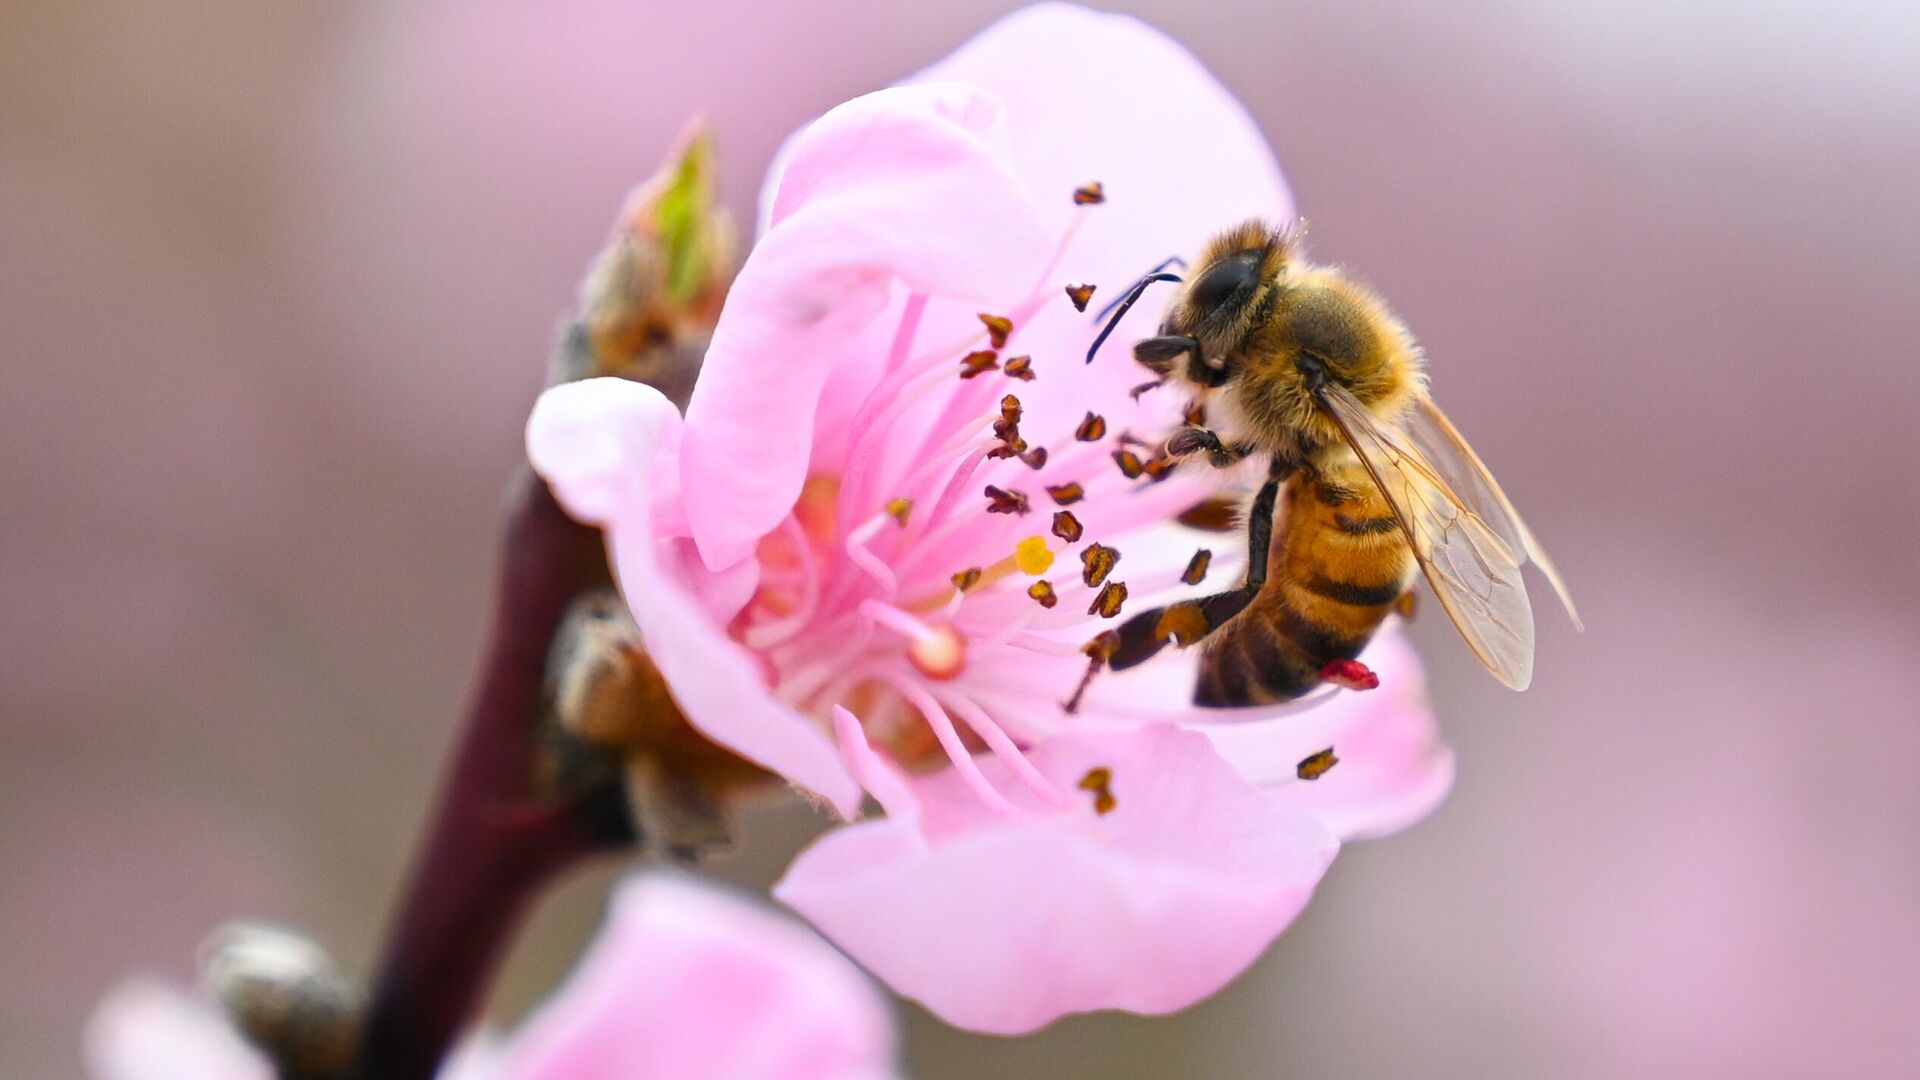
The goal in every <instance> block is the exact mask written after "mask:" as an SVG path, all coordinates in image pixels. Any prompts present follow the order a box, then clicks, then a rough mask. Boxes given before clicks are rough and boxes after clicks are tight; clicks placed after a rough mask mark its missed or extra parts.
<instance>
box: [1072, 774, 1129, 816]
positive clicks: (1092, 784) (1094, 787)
mask: <svg viewBox="0 0 1920 1080" xmlns="http://www.w3.org/2000/svg"><path fill="white" fill-rule="evenodd" d="M1079 787H1080V790H1081V791H1091V792H1093V812H1094V813H1096V814H1099V815H1101V816H1103V817H1104V816H1106V815H1107V814H1111V813H1113V808H1114V807H1116V806H1119V805H1120V800H1118V799H1116V798H1114V797H1113V770H1112V769H1109V768H1107V767H1106V766H1105V765H1096V766H1094V767H1093V768H1091V769H1088V770H1087V775H1085V776H1083V777H1081V778H1080V785H1079Z"/></svg>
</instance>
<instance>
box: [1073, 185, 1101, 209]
mask: <svg viewBox="0 0 1920 1080" xmlns="http://www.w3.org/2000/svg"><path fill="white" fill-rule="evenodd" d="M1106 201H1107V189H1106V188H1105V187H1104V186H1102V185H1101V183H1100V181H1098V180H1094V181H1092V182H1090V183H1085V184H1081V185H1080V186H1079V187H1077V188H1074V189H1073V205H1075V206H1098V205H1099V204H1101V203H1103V202H1106Z"/></svg>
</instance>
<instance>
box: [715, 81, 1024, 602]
mask: <svg viewBox="0 0 1920 1080" xmlns="http://www.w3.org/2000/svg"><path fill="white" fill-rule="evenodd" d="M1002 139H1003V131H1002V123H1001V109H1000V105H999V102H998V101H996V100H995V99H994V98H993V97H992V96H991V95H988V94H985V93H982V92H980V91H978V90H976V89H973V88H970V87H964V86H954V85H937V86H917V87H903V88H896V89H891V90H882V91H880V92H878V93H874V94H868V95H867V96H865V97H861V98H856V99H855V100H853V101H850V102H848V103H847V104H845V105H842V106H840V107H839V108H836V109H834V110H833V111H831V112H829V113H827V114H826V115H825V116H823V117H821V118H820V119H819V120H818V121H816V122H815V123H814V124H813V126H811V127H809V128H808V129H807V130H806V131H805V132H804V133H803V134H802V135H801V136H800V137H799V138H798V140H797V141H796V142H795V144H794V147H793V150H792V153H791V155H790V156H789V157H788V159H787V161H786V168H785V171H784V173H783V174H782V177H781V180H780V184H779V188H778V192H777V194H776V195H775V198H774V208H773V212H772V225H771V227H770V228H769V229H768V230H767V233H766V235H765V236H763V237H762V238H761V239H760V242H759V243H758V244H756V245H755V246H754V249H753V251H752V253H751V254H750V255H749V256H748V258H747V261H746V264H745V265H744V266H743V267H742V268H741V270H740V276H739V277H738V278H737V279H736V280H735V282H734V284H733V288H732V290H731V292H730V293H729V294H728V298H727V305H726V308H725V309H724V310H723V311H722V313H721V316H720V322H719V325H718V326H717V327H716V328H715V330H714V336H713V344H712V347H711V348H710V349H709V350H708V353H707V358H706V364H705V367H704V368H703V370H702V372H701V376H700V381H699V384H698V386H696V387H695V389H694V394H693V398H692V400H691V402H690V403H689V404H688V408H687V429H686V438H685V447H684V454H683V462H682V475H683V478H684V482H685V489H686V505H687V519H688V523H689V525H690V526H691V528H692V531H693V536H694V539H695V541H696V542H697V543H698V545H699V548H700V555H701V558H702V559H704V560H705V561H706V564H707V565H708V566H709V567H712V568H715V569H718V568H721V567H725V566H728V565H730V564H732V563H734V562H736V561H738V560H739V559H741V558H743V557H745V556H746V555H747V554H748V553H749V552H750V551H751V550H752V549H753V545H754V543H755V541H756V540H758V538H759V537H761V536H763V535H765V534H766V533H767V532H768V531H769V530H770V529H772V528H773V527H774V526H775V525H776V524H777V523H778V522H779V521H780V519H781V518H782V517H784V516H785V515H786V513H787V512H788V510H789V509H790V508H791V507H792V505H793V501H794V499H795V497H796V496H797V495H798V494H799V492H800V487H801V484H802V483H803V482H804V480H805V478H806V475H807V469H808V458H809V451H810V448H811V446H812V443H813V425H814V419H815V410H816V408H817V406H818V402H819V397H820V392H821V388H822V387H823V386H824V385H825V384H826V382H827V380H828V378H829V376H831V375H832V373H833V371H834V369H835V368H836V367H837V366H838V365H839V364H840V363H841V362H842V361H843V360H845V359H846V349H845V346H846V343H847V341H848V339H849V338H850V337H852V336H854V335H855V334H857V333H859V332H860V331H862V330H863V329H864V328H866V327H867V326H868V325H869V324H871V323H872V322H873V320H874V319H875V318H876V317H878V316H879V315H880V313H881V312H882V311H883V310H884V309H885V308H886V306H887V304H888V302H889V296H890V294H891V291H892V290H893V288H894V286H895V284H896V283H902V284H904V285H905V286H906V287H908V288H911V289H917V290H925V291H928V292H932V293H939V294H943V295H947V296H952V297H956V298H961V299H965V300H969V301H975V302H978V303H981V304H983V305H989V306H991V305H995V304H998V303H1003V302H1006V301H1009V300H1011V299H1014V298H1017V297H1019V296H1020V295H1022V294H1024V293H1025V292H1026V291H1027V290H1028V289H1030V288H1031V287H1032V285H1033V282H1032V281H1031V280H1026V279H1025V278H1026V276H1027V275H1029V274H1034V273H1038V271H1039V268H1040V267H1042V266H1043V265H1044V264H1045V261H1046V259H1047V256H1048V253H1049V252H1050V251H1051V250H1052V247H1053V237H1052V235H1051V234H1050V232H1049V231H1048V230H1047V229H1046V228H1045V227H1044V226H1043V224H1042V221H1041V217H1040V214H1039V212H1038V209H1037V207H1036V206H1035V204H1034V201H1033V198H1032V196H1031V194H1030V192H1029V191H1028V189H1027V187H1026V185H1025V184H1024V183H1023V182H1022V181H1021V180H1020V178H1019V177H1018V176H1017V175H1016V174H1015V173H1013V171H1012V170H1011V169H1010V168H1009V166H1008V164H1007V158H1006V154H1005V150H1004V147H1003V146H1002V145H1001V141H1002ZM956 359H957V357H956Z"/></svg>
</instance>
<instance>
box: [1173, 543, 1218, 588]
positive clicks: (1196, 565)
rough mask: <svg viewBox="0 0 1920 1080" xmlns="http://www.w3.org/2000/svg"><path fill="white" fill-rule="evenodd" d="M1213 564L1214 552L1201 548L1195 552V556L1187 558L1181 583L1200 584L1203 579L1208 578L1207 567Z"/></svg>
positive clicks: (1181, 575)
mask: <svg viewBox="0 0 1920 1080" xmlns="http://www.w3.org/2000/svg"><path fill="white" fill-rule="evenodd" d="M1212 564H1213V552H1211V551H1208V550H1207V549H1206V548H1201V549H1200V550H1199V551H1196V552H1194V553H1193V558H1191V559H1188V560H1187V568H1186V570H1185V571H1183V572H1182V573H1181V574H1180V584H1182V585H1198V584H1200V583H1201V582H1202V581H1204V580H1206V577H1207V567H1208V566H1211V565H1212Z"/></svg>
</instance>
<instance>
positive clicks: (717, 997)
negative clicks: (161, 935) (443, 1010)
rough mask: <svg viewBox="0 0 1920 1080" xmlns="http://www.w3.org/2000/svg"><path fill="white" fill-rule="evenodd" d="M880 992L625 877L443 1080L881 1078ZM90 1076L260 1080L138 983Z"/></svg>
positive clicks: (761, 917) (748, 918)
mask: <svg viewBox="0 0 1920 1080" xmlns="http://www.w3.org/2000/svg"><path fill="white" fill-rule="evenodd" d="M895 1044H896V1037H895V1032H894V1027H893V1021H892V1018H891V1016H890V1014H889V1012H888V1009H887V1005H886V1003H885V1001H884V999H883V998H882V997H881V995H880V994H879V993H878V992H876V991H875V989H874V987H873V986H872V984H871V983H869V982H868V981H867V980H866V978H865V977H864V976H862V975H861V974H860V972H859V970H858V969H857V968H855V967H854V966H853V965H852V964H850V963H848V962H847V960H846V958H845V957H843V956H841V955H840V954H839V953H837V952H835V951H834V950H833V949H832V948H831V947H830V946H828V945H827V944H825V943H824V942H822V941H821V940H820V939H819V938H817V937H814V936H813V935H812V934H810V933H808V932H807V931H805V930H804V929H802V928H800V927H798V926H796V925H794V924H792V923H790V922H788V921H787V920H785V919H781V918H777V917H775V916H773V915H771V914H769V913H768V912H766V911H765V910H763V909H761V908H759V907H757V906H755V905H753V904H751V903H748V902H746V901H744V900H740V899H737V898H734V897H731V896H728V895H727V894H725V893H724V892H721V891H719V890H716V889H711V888H707V887H704V886H701V885H698V884H696V883H694V882H693V881H692V880H691V879H688V878H684V877H680V876H678V875H674V874H642V875H636V876H635V877H633V878H630V879H629V880H628V881H627V882H626V883H625V884H624V885H622V886H621V888H620V889H619V891H618V892H617V893H616V894H615V896H614V898H613V903H612V907H611V910H610V912H609V914H608V917H607V923H606V925H605V927H603V928H602V930H601V932H600V936H599V938H598V939H597V940H596V941H595V942H594V944H593V946H592V947H591V948H590V949H589V951H588V952H587V955H586V956H585V957H584V958H582V960H581V961H580V964H579V965H578V966H577V967H576V968H575V970H574V972H573V975H572V976H571V977H570V978H569V979H568V981H567V983H566V985H565V986H563V987H562V988H561V989H560V991H559V992H558V993H557V994H556V995H555V996H554V997H553V998H552V999H551V1000H550V1001H548V1002H547V1003H546V1004H545V1005H543V1006H542V1007H541V1008H540V1009H539V1011H537V1012H536V1013H535V1014H534V1015H533V1016H532V1017H531V1018H530V1019H529V1020H528V1021H527V1022H526V1024H525V1025H524V1026H523V1027H522V1028H521V1029H520V1030H519V1031H518V1032H516V1033H514V1034H513V1035H512V1036H510V1037H508V1038H506V1039H505V1040H502V1041H499V1042H493V1041H490V1040H485V1039H482V1040H476V1041H474V1042H472V1043H469V1044H468V1045H467V1046H466V1047H464V1048H463V1049H462V1050H461V1051H460V1052H458V1053H456V1054H455V1055H454V1057H453V1059H452V1060H451V1061H449V1062H448V1063H447V1065H446V1066H445V1067H444V1068H442V1070H441V1072H440V1075H441V1077H442V1080H597V1078H602V1077H604V1078H607V1080H614V1078H625V1077H634V1076H659V1077H674V1078H684V1080H701V1078H705V1077H728V1078H730V1080H753V1078H765V1080H885V1078H887V1077H892V1076H894V1075H895V1073H894V1070H893V1061H894V1056H895V1052H896V1045H895ZM87 1061H88V1068H89V1071H90V1073H91V1074H92V1076H93V1077H94V1078H95V1080H271V1078H272V1076H273V1071H272V1069H271V1067H270V1066H269V1065H268V1064H267V1062H266V1061H265V1060H264V1059H263V1058H262V1057H261V1056H260V1055H259V1054H258V1053H256V1052H255V1051H254V1050H253V1049H252V1048H251V1047H249V1046H248V1045H247V1044H246V1043H244V1042H243V1041H241V1039H240V1037H239V1036H238V1035H237V1034H236V1033H235V1032H234V1031H233V1029H232V1028H231V1027H229V1026H228V1025H227V1023H226V1021H225V1020H224V1019H223V1018H222V1017H221V1016H220V1015H219V1014H218V1013H217V1012H216V1011H215V1010H214V1009H213V1007H212V1006H211V1005H208V1004H206V1003H203V1002H202V1001H200V1000H199V999H198V998H194V997H190V996H188V995H186V994H183V993H181V992H179V991H177V990H174V989H172V988H171V987H169V986H167V985H166V984H164V983H161V982H158V981H155V980H150V979H140V980H134V981H131V982H128V983H126V984H123V985H122V986H120V987H118V988H117V989H115V990H114V991H113V992H112V993H111V994H109V995H108V997H107V999H106V1001H104V1002H103V1003H102V1004H101V1006H100V1008H99V1010H98V1011H97V1012H96V1013H95V1015H94V1017H93V1020H92V1022H91V1023H90V1024H89V1026H88V1030H87Z"/></svg>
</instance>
